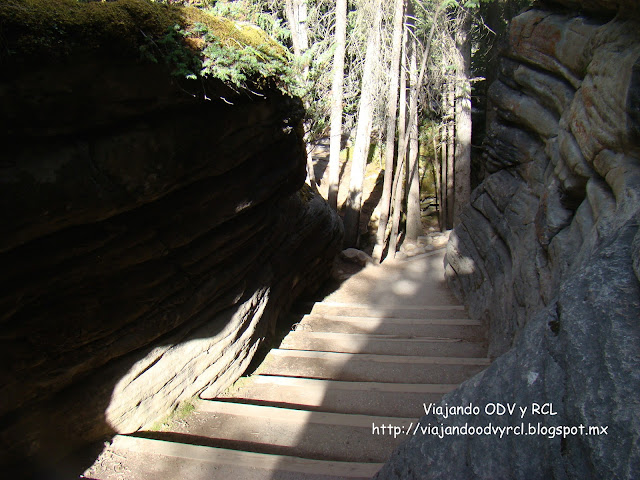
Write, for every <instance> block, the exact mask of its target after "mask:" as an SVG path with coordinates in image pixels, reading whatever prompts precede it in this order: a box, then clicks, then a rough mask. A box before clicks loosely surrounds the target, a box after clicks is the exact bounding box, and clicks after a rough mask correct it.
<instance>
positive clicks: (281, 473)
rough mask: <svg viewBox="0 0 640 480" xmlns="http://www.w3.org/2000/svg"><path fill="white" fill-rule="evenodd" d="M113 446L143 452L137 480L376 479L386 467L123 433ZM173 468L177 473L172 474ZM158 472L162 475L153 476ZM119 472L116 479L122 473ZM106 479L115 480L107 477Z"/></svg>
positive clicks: (130, 475)
mask: <svg viewBox="0 0 640 480" xmlns="http://www.w3.org/2000/svg"><path fill="white" fill-rule="evenodd" d="M112 448H113V449H114V450H115V451H118V452H121V453H125V454H131V453H133V454H139V456H140V457H142V458H141V462H140V463H141V465H139V467H146V468H138V469H137V471H130V472H128V475H127V478H131V479H132V480H138V479H143V478H189V479H192V480H205V479H206V480H218V479H227V478H230V477H231V476H234V477H236V478H242V479H243V480H275V479H278V480H296V479H300V480H333V479H336V480H337V479H341V478H351V479H355V478H371V477H372V476H373V475H375V473H376V472H377V471H378V470H379V469H380V468H381V467H382V463H366V462H340V461H328V460H316V459H308V458H301V457H295V456H287V455H274V454H265V453H256V452H246V451H239V450H232V449H225V448H218V447H211V446H202V445H193V444H185V443H176V442H167V441H164V440H157V439H150V438H141V437H136V436H124V435H118V436H116V437H115V438H114V441H113V444H112ZM145 459H146V461H145ZM144 470H146V471H144ZM171 472H175V473H174V475H173V476H172V475H171ZM105 473H108V472H105ZM154 473H156V474H160V476H157V475H153V474H154ZM145 474H146V475H147V476H144V475H145ZM149 474H151V475H149ZM116 475H117V474H115V475H114V476H113V478H121V477H117V476H116ZM101 478H105V479H107V480H110V478H107V477H104V476H101Z"/></svg>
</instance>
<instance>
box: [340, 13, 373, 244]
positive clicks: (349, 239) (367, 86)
mask: <svg viewBox="0 0 640 480" xmlns="http://www.w3.org/2000/svg"><path fill="white" fill-rule="evenodd" d="M381 1H382V0H375V1H374V2H373V5H372V6H373V12H374V18H375V19H374V21H373V24H372V26H371V33H370V35H369V38H368V40H367V52H366V55H365V61H364V71H363V73H362V88H361V93H360V105H359V108H358V126H357V127H356V142H355V146H354V149H353V160H352V162H351V181H350V183H349V195H348V196H347V202H346V211H345V215H344V241H345V245H346V246H348V247H357V246H358V240H359V236H360V210H361V208H362V187H363V184H364V172H365V169H366V166H367V157H368V154H369V147H370V144H371V128H372V123H373V110H374V102H375V98H374V93H375V89H376V74H375V69H376V67H377V66H378V57H379V53H380V48H381V45H380V23H381V20H382V5H381Z"/></svg>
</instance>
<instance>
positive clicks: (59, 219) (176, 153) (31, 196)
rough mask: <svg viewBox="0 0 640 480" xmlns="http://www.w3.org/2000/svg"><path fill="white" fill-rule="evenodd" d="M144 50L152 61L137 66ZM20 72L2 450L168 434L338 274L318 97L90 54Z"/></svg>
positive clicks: (3, 161) (2, 188)
mask: <svg viewBox="0 0 640 480" xmlns="http://www.w3.org/2000/svg"><path fill="white" fill-rule="evenodd" d="M134 60H135V59H134ZM14 67H15V68H12V69H10V70H9V69H6V70H3V73H2V75H1V76H0V77H1V78H0V105H2V109H3V115H2V116H0V135H2V145H3V149H2V152H0V209H1V210H0V219H1V221H0V229H1V231H2V233H1V234H0V265H1V271H2V275H1V277H0V282H1V288H0V315H1V316H0V318H1V322H2V335H1V337H0V356H1V357H2V365H3V366H4V367H3V369H2V374H1V378H0V391H1V393H0V398H2V401H1V402H0V432H1V433H0V438H1V439H2V443H1V445H2V449H1V452H2V453H1V454H0V460H1V461H2V464H7V463H10V462H12V461H16V460H17V459H21V458H23V457H25V456H29V457H31V459H32V460H31V461H34V459H35V461H36V462H44V463H45V464H46V463H48V462H49V461H50V460H51V459H53V458H55V457H59V456H60V455H62V454H63V453H65V452H67V451H69V449H71V448H73V447H76V446H78V445H81V444H82V443H84V442H87V441H90V440H94V439H97V438H100V437H102V436H104V435H109V434H112V433H113V432H132V431H135V430H137V429H139V428H149V427H151V425H152V424H153V422H155V421H157V420H158V419H160V418H162V417H163V416H165V415H167V414H168V413H170V412H171V410H172V409H173V408H175V407H176V406H177V405H178V404H179V403H180V402H181V401H185V400H188V399H190V398H191V397H192V396H194V395H196V394H198V392H200V391H202V390H203V389H204V388H206V387H208V386H211V385H213V386H214V388H218V389H224V388H226V387H227V386H228V385H229V384H230V383H232V382H233V381H234V380H235V379H236V378H237V377H238V376H239V375H240V374H242V372H243V371H244V369H245V368H246V367H247V365H248V363H249V361H250V360H251V358H252V356H253V354H254V352H255V351H256V349H257V348H258V346H259V345H260V344H261V343H262V342H263V341H264V340H265V338H268V337H269V335H270V333H272V332H273V330H274V328H275V324H276V321H277V318H278V316H279V314H280V313H281V312H283V311H284V310H286V309H287V308H288V306H289V305H290V304H291V302H292V301H293V300H294V299H295V298H296V296H297V295H299V294H300V293H301V292H302V291H304V290H305V289H308V288H311V287H313V286H315V285H316V284H317V283H318V282H320V281H321V280H322V279H323V278H324V277H325V276H326V275H328V273H329V269H330V266H331V263H332V260H333V258H334V256H335V255H336V254H337V253H338V252H339V250H340V246H341V241H342V227H341V223H340V221H339V219H338V218H337V216H336V215H335V214H334V213H333V212H332V211H331V210H330V209H329V208H328V207H327V205H326V204H325V202H324V201H323V200H322V199H321V197H319V196H316V195H314V194H313V192H311V190H310V189H308V188H303V182H304V178H305V149H304V145H303V143H302V129H301V118H302V113H303V111H302V107H301V102H300V101H299V100H297V99H293V98H291V97H288V96H286V95H284V94H282V93H281V92H280V91H279V90H277V89H275V88H268V87H265V89H263V90H262V91H261V92H260V96H258V95H254V94H250V93H247V92H246V91H245V92H235V91H234V90H232V89H230V88H226V87H224V86H223V85H222V84H220V83H216V82H214V81H210V82H205V83H201V82H200V81H194V82H187V83H185V82H178V81H176V79H174V78H172V77H171V76H170V75H169V74H168V73H167V71H166V70H165V69H164V68H162V67H161V66H153V65H149V64H140V63H139V62H137V61H131V60H130V59H126V58H125V59H122V58H113V56H110V57H105V58H102V57H99V58H96V57H95V56H81V57H73V58H69V59H67V60H66V61H63V62H60V63H58V64H48V65H44V66H42V65H40V66H39V68H38V69H37V70H35V71H34V70H33V68H32V67H33V66H32V65H28V66H27V67H28V68H24V65H23V66H22V67H21V66H20V65H16V66H14Z"/></svg>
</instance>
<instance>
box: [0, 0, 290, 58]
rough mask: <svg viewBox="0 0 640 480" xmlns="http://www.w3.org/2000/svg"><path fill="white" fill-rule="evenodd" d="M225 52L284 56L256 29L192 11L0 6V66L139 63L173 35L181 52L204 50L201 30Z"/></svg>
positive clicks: (72, 0)
mask: <svg viewBox="0 0 640 480" xmlns="http://www.w3.org/2000/svg"><path fill="white" fill-rule="evenodd" d="M203 25H204V26H205V27H206V31H207V33H208V34H210V35H212V36H214V37H215V38H216V39H217V41H219V42H220V43H221V44H222V45H224V46H225V47H228V48H237V49H240V50H241V49H243V48H246V47H251V48H254V49H256V50H257V51H259V52H261V53H262V54H264V55H265V56H267V57H268V58H269V59H270V60H276V61H282V62H284V61H285V60H286V54H287V52H286V50H285V49H284V47H282V46H281V45H280V44H278V43H277V42H275V41H274V40H273V39H271V38H270V37H269V36H268V35H267V34H266V33H265V32H264V31H262V30H260V29H259V28H258V27H255V26H253V25H248V24H242V23H236V22H233V21H231V20H228V19H225V18H221V17H216V16H213V15H210V14H208V13H206V12H204V11H203V10H200V9H198V8H195V7H179V6H173V5H166V4H159V3H154V2H151V1H149V0H117V1H114V2H91V3H84V2H78V1H77V0H4V1H3V2H2V4H0V64H4V65H7V64H34V63H36V64H37V63H49V62H52V61H59V60H61V59H65V58H69V57H71V56H72V55H74V56H75V55H77V54H82V53H85V54H90V55H96V54H99V55H106V56H115V57H117V58H122V57H129V58H140V57H141V52H142V51H144V49H145V48H147V50H153V49H154V48H155V49H162V48H165V49H166V47H167V45H166V42H164V44H163V42H162V41H163V39H165V38H166V36H167V35H168V34H171V32H174V33H175V32H179V33H180V35H179V37H180V42H179V43H178V42H175V43H176V45H178V44H179V45H180V46H181V47H183V48H185V49H187V48H188V49H190V50H191V51H192V52H193V53H195V54H198V53H200V52H199V51H200V50H202V48H204V47H205V46H206V42H205V41H204V39H203V35H202V34H201V33H199V32H200V31H201V30H202V26H203Z"/></svg>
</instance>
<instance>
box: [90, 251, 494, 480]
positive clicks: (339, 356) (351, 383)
mask: <svg viewBox="0 0 640 480" xmlns="http://www.w3.org/2000/svg"><path fill="white" fill-rule="evenodd" d="M443 257H444V249H441V250H436V251H433V252H430V253H427V254H424V255H421V256H418V257H413V258H409V259H407V260H401V261H394V262H389V263H385V264H384V265H383V266H369V267H367V268H365V269H364V270H362V271H361V272H359V273H358V274H356V275H354V276H353V277H351V278H350V279H349V280H347V281H346V282H345V283H343V284H342V286H341V287H340V288H339V289H338V290H337V291H335V292H334V293H332V294H331V295H329V296H328V297H327V298H325V299H324V300H323V301H321V302H319V303H316V304H314V305H312V306H311V305H309V306H308V307H307V310H309V308H311V309H310V312H309V313H308V314H306V315H304V317H303V318H302V319H301V320H300V322H299V323H298V324H297V325H296V326H295V329H294V330H293V331H292V332H290V333H289V334H288V335H287V336H286V337H285V338H284V340H283V342H282V343H281V345H280V346H279V348H277V349H273V350H271V352H270V353H269V354H268V355H267V357H266V358H265V360H264V362H263V363H262V365H261V366H260V367H259V368H258V370H257V371H256V373H255V374H254V375H252V376H251V377H248V378H247V379H244V380H243V382H242V383H241V384H240V385H239V386H238V387H237V388H235V389H232V390H231V391H230V392H229V393H227V394H225V395H224V396H222V397H218V398H212V397H213V395H211V394H209V393H208V392H207V391H205V392H203V393H202V395H201V401H200V402H199V403H198V404H197V405H196V409H195V411H194V412H193V413H192V414H191V415H190V416H188V417H187V418H184V419H182V420H179V421H174V422H172V424H171V426H170V431H162V432H139V433H138V434H135V435H130V436H117V437H116V438H115V439H114V441H113V443H112V445H111V446H110V447H109V449H108V450H107V451H105V452H104V453H103V455H102V460H99V461H98V462H96V464H95V465H94V466H93V467H92V468H91V469H90V470H88V471H87V472H86V476H88V477H91V478H96V479H103V480H112V479H124V478H126V479H130V480H150V479H157V478H162V479H184V478H189V479H202V480H204V479H228V478H236V479H247V480H249V479H251V480H253V479H255V480H257V479H260V480H267V479H314V480H319V479H338V478H370V477H372V476H373V475H374V474H375V473H376V472H377V471H378V470H379V469H380V468H381V466H382V464H383V463H384V462H385V461H386V460H387V459H388V457H389V456H390V454H391V452H392V451H393V449H394V448H395V447H396V446H397V445H398V444H399V443H400V442H402V441H403V440H404V439H406V438H407V436H409V435H412V434H413V432H414V430H415V428H416V425H417V422H418V419H419V418H420V417H421V416H422V415H423V414H424V411H423V403H426V404H427V405H428V404H429V403H430V402H437V401H438V400H439V399H440V398H441V397H442V395H443V394H445V393H447V392H448V391H450V390H452V389H454V388H455V387H456V385H457V384H459V383H461V382H463V381H464V380H465V379H467V378H469V377H471V376H473V375H474V374H476V373H478V372H479V371H481V370H483V369H484V368H486V367H487V366H488V365H489V360H488V358H487V353H486V344H485V334H484V330H483V328H482V326H481V325H480V324H479V323H478V322H475V321H473V320H470V319H469V318H468V317H467V315H466V313H465V311H464V308H463V307H462V306H461V305H460V304H459V303H458V302H457V301H456V299H455V297H454V296H453V295H452V294H451V293H450V292H449V290H448V289H447V286H446V284H445V281H444V270H443V266H442V263H443Z"/></svg>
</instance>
